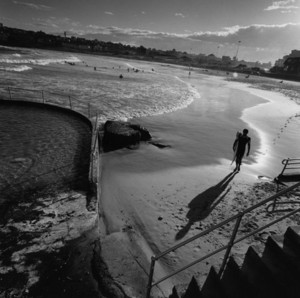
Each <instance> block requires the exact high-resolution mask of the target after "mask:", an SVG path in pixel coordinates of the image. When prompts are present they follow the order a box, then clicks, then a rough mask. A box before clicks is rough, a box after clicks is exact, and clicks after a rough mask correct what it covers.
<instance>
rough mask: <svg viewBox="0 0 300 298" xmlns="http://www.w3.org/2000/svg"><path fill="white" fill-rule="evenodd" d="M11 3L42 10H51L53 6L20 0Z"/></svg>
mask: <svg viewBox="0 0 300 298" xmlns="http://www.w3.org/2000/svg"><path fill="white" fill-rule="evenodd" d="M13 3H14V4H16V5H22V6H27V7H29V8H32V9H35V10H43V11H49V10H53V7H50V6H46V5H42V4H34V3H29V2H20V1H13Z"/></svg>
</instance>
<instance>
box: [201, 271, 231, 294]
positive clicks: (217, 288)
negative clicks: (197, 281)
mask: <svg viewBox="0 0 300 298" xmlns="http://www.w3.org/2000/svg"><path fill="white" fill-rule="evenodd" d="M201 294H202V296H203V298H226V297H227V296H226V295H225V292H224V290H223V287H222V284H221V281H220V279H219V276H218V274H217V273H216V270H215V268H214V267H211V268H210V271H209V273H208V276H207V278H206V280H205V282H204V285H203V287H202V289H201Z"/></svg>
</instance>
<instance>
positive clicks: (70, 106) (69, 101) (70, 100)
mask: <svg viewBox="0 0 300 298" xmlns="http://www.w3.org/2000/svg"><path fill="white" fill-rule="evenodd" d="M69 102H70V108H71V110H72V101H71V96H70V95H69Z"/></svg>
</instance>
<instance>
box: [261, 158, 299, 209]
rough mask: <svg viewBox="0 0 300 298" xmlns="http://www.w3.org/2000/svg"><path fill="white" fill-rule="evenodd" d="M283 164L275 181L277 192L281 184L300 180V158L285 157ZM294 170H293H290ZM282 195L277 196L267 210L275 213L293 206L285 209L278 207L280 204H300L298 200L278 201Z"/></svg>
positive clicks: (284, 184)
mask: <svg viewBox="0 0 300 298" xmlns="http://www.w3.org/2000/svg"><path fill="white" fill-rule="evenodd" d="M281 163H282V164H283V169H282V171H281V173H280V174H279V175H278V177H276V178H275V180H274V181H275V182H276V183H277V192H278V191H279V188H280V186H285V187H286V186H287V185H286V182H293V181H294V182H295V181H300V159H299V158H287V159H283V160H282V162H281ZM290 170H292V171H290ZM286 171H288V173H287V174H286V175H285V174H284V173H285V172H286ZM278 199H280V197H278V198H276V199H275V200H274V201H273V202H272V203H270V204H269V205H268V206H267V208H266V210H267V212H269V213H274V212H286V211H290V210H291V208H289V207H287V208H285V209H282V208H281V209H277V207H278V205H281V206H283V205H295V204H300V202H298V201H287V200H285V201H283V202H281V201H278Z"/></svg>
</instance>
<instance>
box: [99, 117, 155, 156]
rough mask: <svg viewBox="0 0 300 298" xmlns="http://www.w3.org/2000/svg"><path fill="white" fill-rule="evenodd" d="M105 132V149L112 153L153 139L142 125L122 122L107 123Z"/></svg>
mask: <svg viewBox="0 0 300 298" xmlns="http://www.w3.org/2000/svg"><path fill="white" fill-rule="evenodd" d="M103 129H104V132H103V143H102V145H103V149H104V151H112V150H117V149H121V148H124V147H128V146H132V145H137V144H139V143H140V141H147V140H149V139H151V135H150V133H149V132H148V131H147V130H146V129H145V128H142V127H141V126H140V125H136V124H131V123H128V122H122V121H106V123H105V124H104V128H103Z"/></svg>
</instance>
